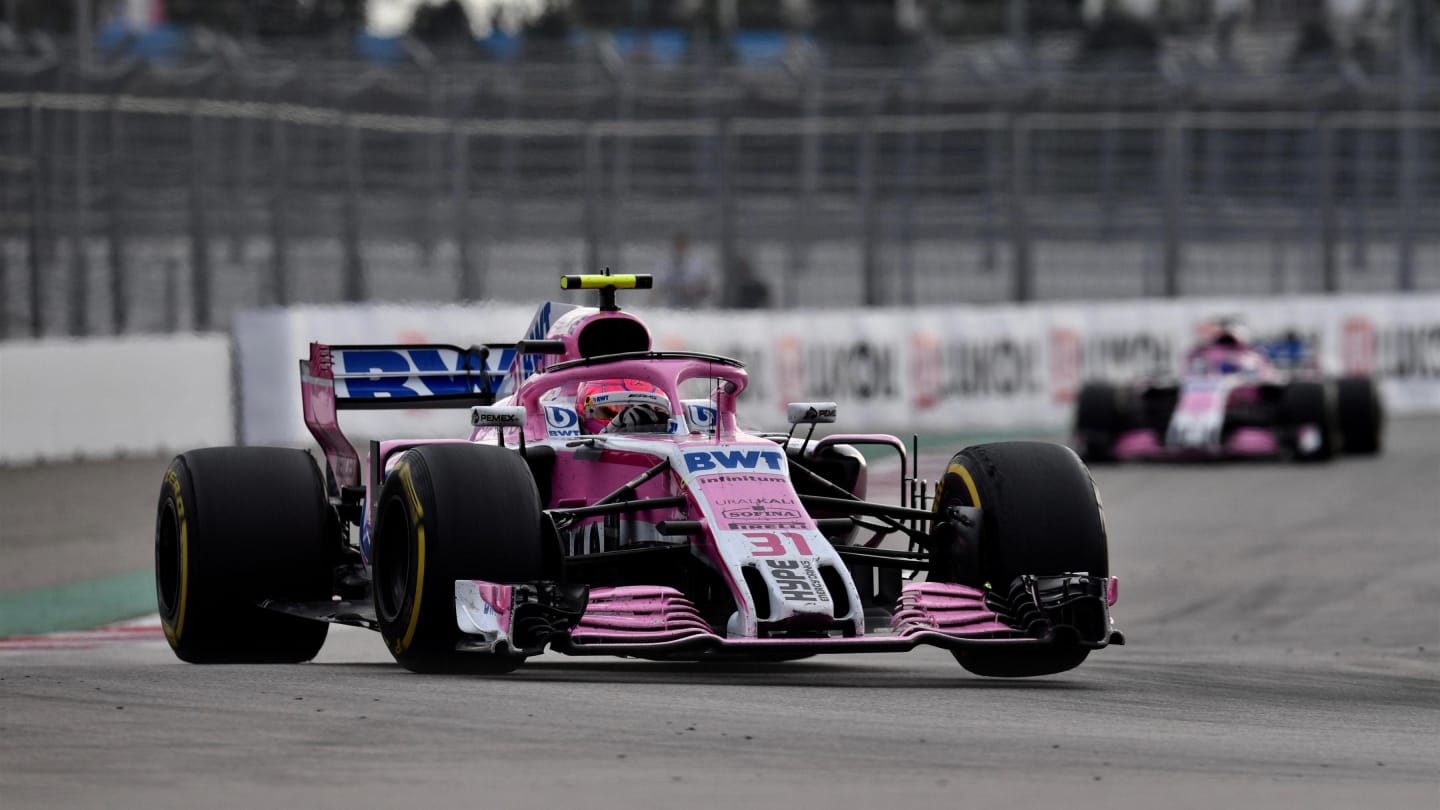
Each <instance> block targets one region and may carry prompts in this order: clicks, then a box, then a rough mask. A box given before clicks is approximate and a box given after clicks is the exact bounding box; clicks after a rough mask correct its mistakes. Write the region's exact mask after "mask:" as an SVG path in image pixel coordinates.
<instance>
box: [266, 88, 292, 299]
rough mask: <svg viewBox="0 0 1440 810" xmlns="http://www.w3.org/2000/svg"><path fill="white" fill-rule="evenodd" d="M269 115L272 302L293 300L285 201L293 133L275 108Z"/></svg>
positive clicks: (288, 182)
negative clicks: (290, 133) (291, 135)
mask: <svg viewBox="0 0 1440 810" xmlns="http://www.w3.org/2000/svg"><path fill="white" fill-rule="evenodd" d="M271 115H272V116H273V117H272V118H271V119H270V200H269V202H270V204H269V206H268V207H269V209H270V210H269V214H270V216H269V220H270V222H269V224H270V303H272V304H275V305H276V306H281V307H283V306H285V305H287V304H289V303H290V233H289V226H290V223H289V222H288V221H287V219H286V217H287V216H288V212H287V210H286V201H287V200H288V199H289V197H290V135H289V128H288V127H287V126H286V124H285V118H284V117H283V116H281V115H280V114H279V113H274V112H272V113H271Z"/></svg>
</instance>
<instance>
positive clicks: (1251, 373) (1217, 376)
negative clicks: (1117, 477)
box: [1072, 324, 1382, 462]
mask: <svg viewBox="0 0 1440 810" xmlns="http://www.w3.org/2000/svg"><path fill="white" fill-rule="evenodd" d="M1381 421H1382V414H1381V410H1380V401H1379V395H1378V393H1377V391H1376V389H1375V386H1374V383H1373V382H1372V381H1371V380H1369V379H1368V378H1342V379H1339V380H1327V379H1325V378H1324V377H1323V376H1321V375H1320V374H1318V372H1316V371H1314V370H1300V371H1294V370H1281V369H1278V368H1276V366H1275V365H1274V364H1273V363H1272V362H1271V358H1270V356H1269V355H1267V354H1266V353H1265V352H1264V351H1262V350H1261V349H1259V348H1256V347H1255V346H1253V345H1251V344H1250V343H1248V342H1247V341H1246V340H1245V339H1244V338H1243V337H1242V336H1241V334H1240V330H1237V329H1232V328H1229V327H1228V325H1223V324H1222V325H1221V326H1219V327H1215V328H1214V330H1213V334H1212V336H1211V337H1210V338H1208V339H1207V340H1205V341H1204V342H1203V343H1201V344H1200V345H1199V346H1197V347H1196V348H1194V349H1193V350H1192V351H1191V352H1190V353H1189V354H1188V355H1187V356H1186V358H1185V361H1184V369H1183V373H1182V376H1181V377H1180V378H1179V379H1178V380H1173V379H1157V380H1147V381H1143V382H1139V383H1136V384H1133V385H1115V384H1110V383H1104V382H1094V383H1089V384H1087V385H1085V386H1084V387H1083V388H1082V389H1081V392H1080V396H1079V397H1078V404H1077V409H1076V415H1075V429H1074V433H1073V440H1072V445H1073V446H1074V447H1075V448H1076V450H1077V452H1079V453H1080V454H1081V456H1082V457H1084V458H1085V459H1086V460H1087V461H1091V462H1095V461H1137V460H1160V459H1181V460H1183V459H1201V458H1224V459H1243V458H1294V459H1297V460H1325V459H1328V458H1330V457H1331V456H1332V455H1333V454H1334V453H1335V452H1337V451H1343V452H1351V453H1365V452H1373V451H1374V450H1376V449H1378V446H1379V432H1380V429H1381Z"/></svg>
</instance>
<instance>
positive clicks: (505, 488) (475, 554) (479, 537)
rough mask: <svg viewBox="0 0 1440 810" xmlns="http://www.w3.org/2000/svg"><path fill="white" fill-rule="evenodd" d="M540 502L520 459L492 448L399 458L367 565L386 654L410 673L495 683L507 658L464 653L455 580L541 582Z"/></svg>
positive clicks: (438, 449)
mask: <svg viewBox="0 0 1440 810" xmlns="http://www.w3.org/2000/svg"><path fill="white" fill-rule="evenodd" d="M543 519H544V517H543V515H542V514H541V512H540V493H539V491H538V490H537V489H536V486H535V479H534V477H533V476H532V475H531V472H530V468H529V466H528V465H527V464H526V463H525V460H524V459H523V458H521V457H520V456H519V454H518V453H516V452H515V451H513V450H507V449H505V448H502V447H494V446H491V445H475V444H431V445H422V446H420V447H416V448H414V449H411V450H407V451H405V454H404V455H403V456H401V457H400V460H399V462H397V463H396V464H395V466H394V468H393V469H391V470H390V472H389V474H388V475H387V476H386V478H385V484H384V486H382V487H381V489H380V498H379V502H378V511H377V513H376V519H375V528H374V532H373V536H372V540H371V558H372V559H371V563H372V566H373V569H372V570H373V582H374V587H373V590H374V594H375V613H376V617H377V618H378V620H379V623H380V633H381V635H382V636H383V637H384V639H385V646H386V647H388V648H389V650H390V654H391V655H393V656H394V657H395V660H396V661H398V662H399V663H400V664H401V666H404V667H405V668H406V669H408V670H410V671H412V672H419V673H472V674H502V673H506V672H510V671H512V670H514V669H515V668H517V667H519V666H520V664H521V663H522V662H523V661H524V659H523V658H522V657H521V656H519V655H514V654H511V653H510V651H506V650H501V651H495V652H463V651H457V650H456V649H455V646H456V644H457V643H458V642H460V641H461V640H462V636H461V633H460V631H459V628H458V627H457V625H456V620H455V580H458V579H478V580H485V581H487V582H497V583H505V584H515V583H523V582H533V581H535V580H539V579H542V578H544V571H545V564H544V554H543V537H544V535H543V532H542V523H541V521H542V520H543Z"/></svg>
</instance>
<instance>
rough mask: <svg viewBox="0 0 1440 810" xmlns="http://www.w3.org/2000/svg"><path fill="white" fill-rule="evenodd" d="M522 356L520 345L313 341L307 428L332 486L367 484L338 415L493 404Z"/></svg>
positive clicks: (306, 380) (305, 375)
mask: <svg viewBox="0 0 1440 810" xmlns="http://www.w3.org/2000/svg"><path fill="white" fill-rule="evenodd" d="M515 354H516V346H515V344H500V345H487V346H472V347H470V348H468V349H462V348H460V347H459V346H449V345H445V344H425V345H405V346H381V345H375V346H364V345H355V346H327V345H325V344H323V343H311V344H310V357H309V358H308V359H306V360H301V361H300V399H301V403H302V409H303V411H304V413H305V427H306V428H308V429H309V430H310V435H312V436H314V437H315V441H317V442H319V444H320V448H321V449H322V450H324V451H325V460H326V461H327V462H328V465H329V471H330V473H331V476H333V477H327V478H328V481H327V483H328V484H329V485H330V488H331V489H332V490H334V489H336V487H337V486H340V487H345V486H352V487H354V486H359V485H360V456H359V454H358V453H356V452H355V446H354V445H352V444H351V443H350V440H349V439H348V438H346V437H345V434H344V433H343V432H341V430H340V424H339V420H338V418H337V412H338V411H343V410H380V409H395V408H401V409H416V408H469V407H471V406H474V405H489V404H492V403H493V402H494V401H495V398H496V397H497V396H499V395H501V394H502V393H507V391H506V390H505V389H507V388H508V387H509V385H507V383H508V375H509V372H510V368H511V366H512V364H513V363H514V360H515ZM332 494H335V493H334V492H332Z"/></svg>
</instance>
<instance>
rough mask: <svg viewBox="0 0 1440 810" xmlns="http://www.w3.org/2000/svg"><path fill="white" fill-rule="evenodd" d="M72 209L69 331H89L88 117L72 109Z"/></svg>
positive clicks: (68, 307)
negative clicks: (73, 201) (73, 160)
mask: <svg viewBox="0 0 1440 810" xmlns="http://www.w3.org/2000/svg"><path fill="white" fill-rule="evenodd" d="M74 165H75V209H74V210H73V211H72V212H71V215H70V217H71V218H70V300H69V301H68V302H67V303H68V306H67V307H66V311H67V313H68V314H69V330H68V331H69V333H70V334H72V335H76V336H81V337H83V336H85V335H88V334H89V333H90V251H89V250H88V248H87V245H86V242H88V241H89V238H90V117H89V112H88V111H86V110H78V109H77V110H76V111H75V164H74Z"/></svg>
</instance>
